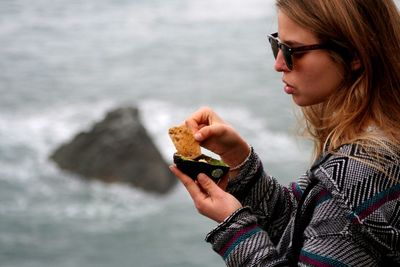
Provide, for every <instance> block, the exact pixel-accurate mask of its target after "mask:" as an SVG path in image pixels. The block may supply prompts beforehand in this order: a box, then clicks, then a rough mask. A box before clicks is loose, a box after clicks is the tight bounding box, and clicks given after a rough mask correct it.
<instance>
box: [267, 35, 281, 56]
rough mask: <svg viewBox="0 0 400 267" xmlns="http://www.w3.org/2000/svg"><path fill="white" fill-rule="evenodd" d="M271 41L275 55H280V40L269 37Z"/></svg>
mask: <svg viewBox="0 0 400 267" xmlns="http://www.w3.org/2000/svg"><path fill="white" fill-rule="evenodd" d="M269 43H270V44H271V49H272V53H273V54H274V57H275V58H276V57H277V56H278V52H279V45H278V41H277V40H276V39H275V38H273V37H269Z"/></svg>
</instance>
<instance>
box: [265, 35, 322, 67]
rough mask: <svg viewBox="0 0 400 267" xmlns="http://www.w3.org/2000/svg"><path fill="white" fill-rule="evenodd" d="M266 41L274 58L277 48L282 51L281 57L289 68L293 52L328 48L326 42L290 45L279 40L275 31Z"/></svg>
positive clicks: (291, 63)
mask: <svg viewBox="0 0 400 267" xmlns="http://www.w3.org/2000/svg"><path fill="white" fill-rule="evenodd" d="M268 41H269V43H270V44H271V49H272V53H273V54H274V57H275V59H276V57H277V56H278V52H279V49H280V50H281V51H282V54H283V58H284V60H285V63H286V66H287V67H288V69H289V70H293V54H297V53H304V52H306V51H311V50H317V49H327V48H328V46H327V45H326V44H313V45H304V46H298V47H290V46H288V45H286V44H284V43H281V42H280V41H279V38H278V33H277V32H276V33H272V34H270V35H268Z"/></svg>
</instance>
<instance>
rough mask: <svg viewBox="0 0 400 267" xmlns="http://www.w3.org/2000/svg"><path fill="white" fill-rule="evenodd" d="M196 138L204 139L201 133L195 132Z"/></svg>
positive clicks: (198, 139)
mask: <svg viewBox="0 0 400 267" xmlns="http://www.w3.org/2000/svg"><path fill="white" fill-rule="evenodd" d="M194 139H196V140H197V141H201V139H202V135H201V133H195V134H194Z"/></svg>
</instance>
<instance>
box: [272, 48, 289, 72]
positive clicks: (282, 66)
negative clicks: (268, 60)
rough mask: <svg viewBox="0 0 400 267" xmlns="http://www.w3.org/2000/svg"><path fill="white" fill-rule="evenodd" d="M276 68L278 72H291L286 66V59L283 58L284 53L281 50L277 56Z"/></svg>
mask: <svg viewBox="0 0 400 267" xmlns="http://www.w3.org/2000/svg"><path fill="white" fill-rule="evenodd" d="M274 68H275V70H276V71H278V72H283V71H289V69H288V67H287V66H286V62H285V59H284V58H283V54H282V51H281V50H280V49H279V51H278V55H276V59H275V64H274Z"/></svg>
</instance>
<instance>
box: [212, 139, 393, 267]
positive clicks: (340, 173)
mask: <svg viewBox="0 0 400 267" xmlns="http://www.w3.org/2000/svg"><path fill="white" fill-rule="evenodd" d="M379 153H380V156H381V159H383V160H381V162H383V164H381V166H380V167H381V168H377V167H376V166H372V165H371V164H368V162H371V160H373V159H372V158H371V157H370V156H368V155H367V154H366V153H365V151H364V150H363V149H362V148H361V147H360V146H358V145H344V146H342V147H341V148H340V149H339V150H338V151H337V153H334V154H332V155H330V157H329V158H328V159H327V160H325V161H323V162H320V163H317V164H315V167H314V168H313V169H312V170H309V171H308V172H307V173H306V174H305V175H303V176H301V177H300V178H299V179H298V180H297V182H293V183H291V184H290V185H289V186H288V187H284V186H281V185H280V184H279V183H278V182H277V180H276V179H275V178H273V177H271V176H269V175H268V174H266V173H265V172H264V170H263V166H262V163H261V160H260V159H259V157H258V155H257V154H256V153H255V152H254V151H253V150H252V152H251V156H250V158H249V160H248V162H247V163H246V165H245V166H244V167H243V169H242V170H241V172H240V173H239V175H238V177H236V178H235V179H233V180H232V181H230V182H229V184H228V188H227V191H228V192H230V193H231V194H233V195H234V196H235V197H236V198H238V200H239V201H240V202H241V203H242V205H243V208H241V209H239V210H238V211H236V212H235V213H233V214H232V215H231V216H229V217H228V218H227V219H225V220H224V221H223V222H222V223H221V224H219V225H218V226H217V227H216V228H215V229H214V230H212V231H211V232H210V233H209V234H208V235H207V237H206V241H207V242H209V243H211V244H212V247H213V249H214V250H215V251H216V252H217V253H218V254H220V255H221V256H222V258H223V260H224V261H225V263H226V265H227V266H290V265H293V262H291V261H290V256H291V253H292V252H293V249H294V248H293V246H294V245H293V244H294V243H296V241H298V239H297V238H298V237H296V238H295V240H293V232H294V229H295V224H296V223H295V217H296V212H297V210H298V209H299V210H300V211H299V212H297V213H299V214H300V217H301V216H303V217H304V216H306V217H307V216H308V218H306V219H307V225H305V227H304V231H302V233H301V239H302V240H301V242H297V243H299V244H300V245H301V247H300V248H299V255H298V257H297V259H296V263H295V265H297V264H298V265H299V266H362V267H365V266H382V265H386V264H387V263H388V262H389V263H390V265H386V266H400V201H399V198H400V182H399V181H400V155H399V154H398V153H397V154H395V155H394V154H393V153H391V154H390V153H389V150H386V149H384V148H382V151H380V152H379ZM396 155H397V156H396ZM311 176H312V177H313V179H316V180H317V183H316V185H315V186H314V187H313V188H312V189H311V190H309V192H307V195H303V194H304V193H305V191H306V188H307V186H309V184H310V181H311V178H310V177H311ZM302 197H303V200H304V203H302V205H301V207H300V206H299V201H300V199H301V198H302ZM308 207H312V209H311V211H312V212H311V213H309V214H306V213H304V214H302V211H304V210H306V209H307V208H308Z"/></svg>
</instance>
